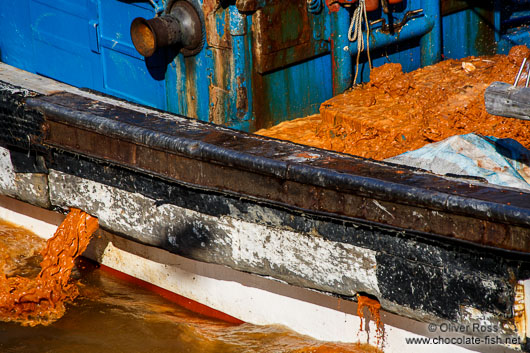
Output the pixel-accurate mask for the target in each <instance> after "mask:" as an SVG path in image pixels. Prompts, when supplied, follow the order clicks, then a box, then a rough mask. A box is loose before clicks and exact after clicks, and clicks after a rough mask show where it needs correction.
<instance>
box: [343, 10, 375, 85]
mask: <svg viewBox="0 0 530 353" xmlns="http://www.w3.org/2000/svg"><path fill="white" fill-rule="evenodd" d="M363 20H364V22H365V23H366V49H367V50H366V54H367V56H368V65H369V66H370V70H371V69H372V60H371V58H370V23H369V22H368V15H367V13H366V1H365V0H359V3H358V4H357V7H356V8H355V11H354V12H353V16H352V18H351V22H350V28H349V30H348V39H349V40H350V42H355V41H357V42H358V43H357V60H356V62H355V77H354V79H353V84H354V85H355V82H357V76H358V74H359V57H360V56H361V53H362V52H363V51H364V37H363V27H362V26H363Z"/></svg>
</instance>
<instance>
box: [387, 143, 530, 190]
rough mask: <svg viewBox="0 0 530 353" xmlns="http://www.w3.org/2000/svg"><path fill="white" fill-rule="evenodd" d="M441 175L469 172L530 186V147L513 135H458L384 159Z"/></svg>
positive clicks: (511, 184) (512, 184)
mask: <svg viewBox="0 0 530 353" xmlns="http://www.w3.org/2000/svg"><path fill="white" fill-rule="evenodd" d="M386 161H387V162H391V163H396V164H402V165H407V166H411V167H416V168H421V169H425V170H428V171H431V172H433V173H436V174H441V175H459V176H472V177H479V178H483V179H485V180H486V181H487V182H488V183H491V184H496V185H501V186H508V187H514V188H519V189H524V190H530V184H529V182H530V150H528V149H526V148H525V147H524V146H523V145H521V144H520V143H519V142H517V141H515V140H513V139H498V138H495V137H491V136H481V135H477V134H467V135H457V136H452V137H449V138H447V139H445V140H443V141H440V142H436V143H432V144H429V145H426V146H424V147H422V148H420V149H418V150H415V151H410V152H406V153H403V154H401V155H399V156H396V157H392V158H389V159H386Z"/></svg>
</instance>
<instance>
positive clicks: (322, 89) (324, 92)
mask: <svg viewBox="0 0 530 353" xmlns="http://www.w3.org/2000/svg"><path fill="white" fill-rule="evenodd" d="M264 79H265V82H266V84H265V86H266V87H267V88H268V93H269V97H271V99H270V100H269V107H268V110H269V111H270V112H271V121H272V122H273V123H274V124H278V123H280V122H282V121H284V120H290V119H295V118H300V117H303V116H307V115H311V114H315V113H317V112H318V109H319V107H320V103H321V102H324V101H325V100H327V99H329V98H331V97H332V85H331V56H330V55H324V56H321V57H319V58H317V59H314V60H312V61H308V62H304V63H301V64H298V65H294V66H291V67H289V68H288V69H285V70H279V71H274V72H272V73H270V74H267V75H266V76H265V78H264Z"/></svg>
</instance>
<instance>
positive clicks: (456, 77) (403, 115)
mask: <svg viewBox="0 0 530 353" xmlns="http://www.w3.org/2000/svg"><path fill="white" fill-rule="evenodd" d="M529 54H530V50H529V49H528V48H527V47H526V46H517V47H514V48H512V50H511V51H510V53H509V55H507V56H506V55H495V56H491V57H468V58H465V59H462V60H445V61H442V62H440V63H438V64H436V65H432V66H428V67H424V68H421V69H418V70H416V71H413V72H409V73H403V72H402V70H401V65H400V64H386V65H383V66H381V67H378V68H375V69H373V71H372V72H371V75H370V82H369V83H366V84H364V85H362V86H360V87H356V88H353V89H351V90H350V91H348V92H346V93H343V94H341V95H338V96H336V97H334V98H332V99H330V100H328V101H326V102H324V103H323V104H322V105H321V107H320V115H316V116H311V117H307V118H302V119H297V120H293V121H289V122H284V123H281V124H279V125H277V126H275V127H272V128H270V129H267V130H260V131H258V132H257V134H259V135H263V136H269V137H275V138H279V139H283V140H290V141H293V142H297V143H302V144H306V145H310V146H314V147H320V148H325V149H329V150H335V151H339V152H345V153H350V154H354V155H357V156H362V157H366V158H373V159H378V160H382V159H385V158H389V157H392V156H396V155H399V154H401V153H404V152H406V151H411V150H415V149H418V148H421V147H423V146H424V145H426V144H429V143H432V142H437V141H441V140H443V139H445V138H448V137H450V136H454V135H462V134H467V133H472V132H474V133H478V134H482V135H488V136H495V137H498V138H513V139H515V140H517V141H519V142H520V143H521V144H523V145H524V146H525V147H526V148H530V121H524V120H518V119H510V118H502V117H498V116H494V115H490V114H488V113H487V112H486V110H485V107H484V91H485V90H486V88H487V87H488V86H489V85H490V84H491V83H492V82H494V81H502V82H509V83H511V82H513V80H514V78H515V75H516V73H517V70H518V69H519V66H520V65H521V62H522V60H523V58H524V57H526V56H528V55H529ZM521 81H524V80H523V79H522V80H521ZM521 83H522V82H521Z"/></svg>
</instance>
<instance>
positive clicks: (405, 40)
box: [0, 0, 530, 130]
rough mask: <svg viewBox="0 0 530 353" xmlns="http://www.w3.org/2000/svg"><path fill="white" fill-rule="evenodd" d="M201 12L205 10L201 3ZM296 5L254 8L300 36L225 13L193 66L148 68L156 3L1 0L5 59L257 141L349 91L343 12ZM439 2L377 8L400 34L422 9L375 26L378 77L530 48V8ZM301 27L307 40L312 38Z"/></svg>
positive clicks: (175, 62) (161, 58)
mask: <svg viewBox="0 0 530 353" xmlns="http://www.w3.org/2000/svg"><path fill="white" fill-rule="evenodd" d="M190 1H195V0H190ZM196 1H198V4H199V6H202V5H203V4H202V0H196ZM292 1H293V3H295V2H296V1H300V4H301V5H300V6H308V8H307V11H309V13H310V14H309V15H308V16H306V14H305V13H300V12H298V8H290V7H289V6H290V5H285V4H291V3H284V2H282V3H281V2H279V1H276V0H268V1H257V2H256V6H258V8H259V6H280V5H281V6H285V8H286V10H285V11H294V12H293V14H296V16H297V17H296V18H298V19H299V20H300V21H302V20H301V19H302V18H306V20H303V21H308V22H303V21H302V22H303V23H302V22H301V24H300V26H302V25H303V26H306V27H304V28H303V29H302V28H301V27H300V26H299V25H298V23H296V25H294V26H295V30H293V31H292V33H291V32H289V31H291V30H292V28H291V27H292V26H290V25H285V26H280V27H278V26H272V25H271V27H270V28H268V27H267V23H268V22H267V21H269V20H273V19H274V16H276V13H275V12H274V11H269V10H270V9H267V12H266V14H265V15H264V16H269V17H270V18H269V19H268V20H267V21H261V25H262V26H265V27H264V28H261V29H260V31H261V32H260V33H261V34H263V35H265V36H267V35H268V34H267V33H268V32H267V31H268V30H271V31H274V30H277V31H279V32H280V33H272V34H273V35H270V36H269V38H268V39H266V40H267V41H265V42H260V40H262V39H263V38H256V37H255V33H256V28H255V27H253V26H256V23H257V20H256V18H257V17H256V16H257V15H256V14H257V13H259V12H255V11H259V10H252V11H251V12H250V13H254V15H247V12H244V13H242V12H240V11H239V10H238V9H237V8H236V5H233V4H232V5H227V6H225V7H220V8H217V9H215V10H214V11H213V12H212V13H210V14H209V15H211V17H209V18H208V20H209V21H212V22H211V23H210V24H212V25H211V26H210V27H208V23H207V25H206V27H207V28H206V30H207V33H208V35H207V37H208V43H207V45H205V47H204V49H203V50H202V51H201V52H200V53H199V54H198V55H196V56H190V57H184V56H183V55H181V54H178V55H177V53H176V52H174V51H173V50H172V49H164V50H159V51H158V52H157V53H156V54H155V55H154V56H153V57H151V58H149V59H147V60H146V59H145V58H144V57H142V56H141V55H139V54H138V53H137V52H136V50H135V49H134V46H133V44H132V41H131V38H130V34H129V28H130V27H129V26H130V23H131V21H132V20H133V19H134V18H135V17H144V18H147V19H149V18H152V17H154V16H156V14H157V13H160V12H161V10H162V9H163V5H164V4H165V3H166V2H165V1H163V0H153V2H150V1H147V0H146V1H140V0H133V1H129V0H105V1H103V0H77V1H68V0H19V1H18V2H17V6H10V4H9V1H7V0H0V32H1V33H2V36H0V59H1V60H2V61H4V62H7V63H10V64H13V65H15V66H17V67H20V68H22V69H26V70H29V71H32V72H37V73H40V74H42V75H45V76H49V77H52V78H55V79H58V80H60V81H64V82H66V83H70V84H73V85H76V86H81V87H89V88H92V89H96V90H100V91H102V92H104V93H108V94H112V95H116V96H118V97H121V98H125V99H128V100H131V101H134V102H138V103H142V104H146V105H150V106H153V107H156V108H159V109H165V110H169V111H172V112H175V113H180V114H184V115H188V116H192V117H195V118H198V119H201V120H205V121H215V122H219V123H224V124H225V125H228V126H232V127H235V128H238V129H242V130H253V129H255V128H256V127H261V126H268V125H270V124H272V123H278V122H280V121H282V120H287V119H292V118H296V117H301V116H304V115H308V114H312V113H315V112H317V111H318V108H319V106H320V103H322V102H323V101H325V100H326V99H328V98H330V97H331V96H332V95H334V94H338V93H341V92H342V91H344V90H345V89H347V88H349V87H350V86H351V84H352V80H353V73H354V69H355V68H354V63H355V55H356V50H357V43H355V42H354V43H350V41H349V40H348V27H349V25H350V20H351V10H348V9H346V8H345V7H342V6H339V7H338V8H339V10H338V11H329V9H328V8H327V5H324V2H322V1H321V0H314V1H312V2H310V3H309V5H307V4H306V1H301V0H292ZM210 2H211V1H210ZM341 2H343V1H341ZM346 2H347V1H346ZM439 3H440V1H439V0H405V1H404V2H403V4H404V5H396V6H395V7H394V10H395V11H394V12H393V13H392V14H391V15H388V14H384V13H383V12H382V11H381V9H380V10H377V11H373V12H370V13H369V16H370V21H375V20H377V19H379V18H381V17H382V18H385V21H386V23H389V22H390V19H392V22H393V23H394V24H397V23H399V22H400V21H401V20H402V19H403V18H404V17H405V15H406V13H407V12H408V11H411V10H417V9H422V10H423V12H422V13H418V14H415V15H414V16H412V18H411V19H409V20H408V22H407V23H406V24H405V25H404V26H403V27H402V28H401V30H400V31H397V32H398V33H396V34H384V33H382V32H381V23H378V24H374V25H373V26H372V35H371V38H370V47H371V57H372V59H373V64H374V66H380V65H382V64H384V63H387V62H399V63H401V64H402V66H403V69H404V71H411V70H414V69H416V68H418V67H420V66H421V65H427V64H431V63H434V62H436V61H437V60H438V59H439V58H440V57H441V52H442V48H443V55H444V56H445V57H448V58H460V57H464V56H468V55H481V54H486V53H487V52H488V51H491V48H493V46H494V45H495V40H497V41H498V43H499V45H498V48H497V49H498V51H500V52H503V51H506V50H508V49H509V48H510V47H511V46H512V45H514V44H519V43H525V44H527V43H530V34H528V33H530V32H529V31H528V30H527V28H526V27H525V26H526V24H527V23H528V22H529V18H530V16H529V15H530V6H529V5H527V3H530V1H521V0H518V1H510V2H509V3H510V4H511V5H510V6H508V7H506V6H504V5H505V3H501V1H500V0H494V3H495V5H496V6H497V7H496V8H495V11H493V10H492V9H490V10H489V9H485V8H482V9H480V8H479V9H475V8H470V9H465V10H462V11H457V12H455V13H451V14H449V15H446V16H444V17H443V20H442V17H441V14H440V7H439ZM481 6H482V5H481ZM206 7H207V6H206V5H204V7H203V9H205V8H206ZM281 8H282V9H283V8H284V7H281ZM204 11H206V10H204ZM282 11H283V10H282ZM481 11H482V12H481ZM484 11H486V12H484ZM487 11H490V12H487ZM28 14H29V15H28ZM490 15H491V16H490ZM389 16H391V17H389ZM205 17H206V13H205ZM253 21H255V22H254V23H253ZM488 21H489V22H488ZM271 23H272V22H271ZM303 26H302V27H303ZM488 26H490V27H492V26H493V27H495V32H493V30H491V28H490V32H488V33H487V34H486V32H487V31H488ZM307 28H310V30H311V31H312V32H311V33H310V36H308V37H307V36H306V34H307V33H306V32H304V31H306V29H307ZM208 31H210V32H208ZM282 31H283V32H289V33H283V32H282ZM295 32H296V33H295ZM253 33H254V34H253ZM298 35H300V36H301V37H300V38H298V37H297V36H298ZM490 37H491V38H490ZM484 38H486V39H484ZM296 40H299V42H296ZM325 41H328V42H325ZM307 43H309V45H307ZM315 43H316V44H315ZM442 44H443V45H442ZM260 45H262V47H260ZM267 46H269V47H267ZM328 46H329V48H328ZM271 48H272V49H271ZM275 48H276V49H275ZM260 50H261V52H260ZM260 53H261V54H260ZM258 55H261V56H260V57H257V56H258ZM274 55H277V56H278V58H275V57H274ZM276 59H278V60H276ZM258 64H259V65H258ZM258 66H259V67H261V69H260V68H257V67H258ZM359 69H360V75H359V80H358V82H361V81H368V80H369V72H370V70H369V69H368V65H367V61H366V57H365V56H363V57H361V60H360V67H359ZM257 119H262V120H261V121H256V120H257ZM263 119H265V120H263Z"/></svg>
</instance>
